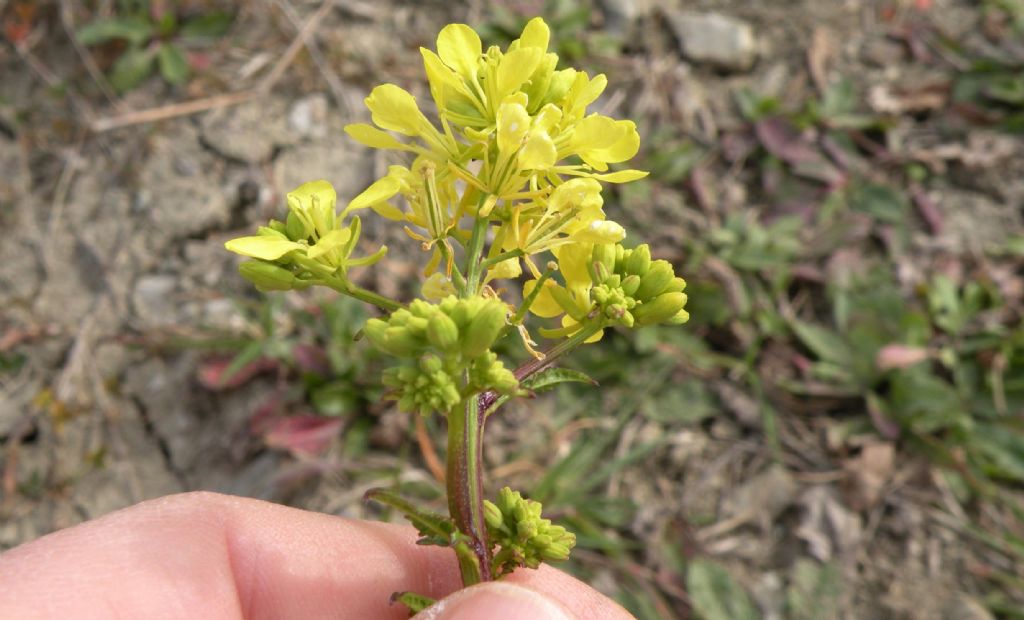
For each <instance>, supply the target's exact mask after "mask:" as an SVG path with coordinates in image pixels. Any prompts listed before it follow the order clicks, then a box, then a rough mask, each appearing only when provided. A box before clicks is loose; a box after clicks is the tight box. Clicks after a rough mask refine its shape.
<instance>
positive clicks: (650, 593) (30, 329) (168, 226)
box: [0, 0, 1024, 620]
mask: <svg viewBox="0 0 1024 620" xmlns="http://www.w3.org/2000/svg"><path fill="white" fill-rule="evenodd" d="M534 15H542V16H543V17H544V18H545V19H546V20H547V22H548V23H549V24H550V25H551V29H552V46H553V48H554V49H555V51H558V52H559V54H560V55H561V57H562V59H563V64H564V65H571V66H576V67H579V68H583V69H585V70H587V71H588V72H590V73H591V74H595V73H599V72H603V73H606V74H607V76H608V78H609V88H608V89H607V91H606V92H605V94H604V95H603V96H602V98H601V99H600V100H599V101H598V102H597V103H596V104H595V106H594V109H596V110H599V111H602V112H603V113H606V114H610V115H612V116H614V117H617V118H632V119H635V120H636V121H637V124H638V127H639V129H640V134H641V136H642V141H643V144H642V147H641V152H640V155H639V156H638V158H637V159H636V160H634V162H633V165H634V166H635V167H638V168H642V169H645V170H650V171H651V175H650V177H649V178H648V179H646V180H644V181H641V182H637V183H633V184H629V185H626V186H620V187H608V188H607V190H606V193H605V200H606V210H607V212H608V215H609V217H611V218H612V219H615V220H617V221H619V222H621V223H622V224H624V225H625V226H626V228H627V230H629V231H630V233H631V236H632V238H631V240H632V241H635V242H639V241H650V242H651V244H652V247H653V249H654V254H655V255H656V256H659V257H662V258H667V259H670V260H671V261H672V262H673V263H674V265H675V267H676V271H677V272H679V273H681V274H682V275H684V276H685V277H686V278H687V280H688V281H689V283H690V284H689V291H688V292H689V294H690V311H691V314H692V320H691V321H690V323H689V324H688V325H686V326H684V327H681V328H679V327H666V328H657V329H645V330H642V331H639V332H636V333H630V334H624V333H614V334H608V335H607V336H606V337H605V339H604V340H603V341H602V342H601V343H600V344H597V345H593V346H589V347H587V348H585V349H583V350H581V351H580V352H579V353H578V354H577V355H576V356H575V357H574V359H573V360H572V361H571V362H569V363H570V364H571V365H573V366H574V367H576V368H578V369H580V370H583V371H586V372H588V373H589V374H591V375H592V376H594V377H595V378H596V379H598V380H599V381H600V382H601V384H602V385H601V388H600V389H594V388H590V387H582V386H581V387H578V388H560V389H558V390H556V391H554V392H552V393H549V394H545V395H542V396H540V397H539V398H536V399H533V400H529V401H523V402H519V403H515V404H511V405H508V406H506V407H505V408H504V409H503V410H502V411H501V412H500V415H497V416H495V417H494V418H492V419H491V420H490V421H489V422H490V423H489V425H488V431H487V432H488V436H487V442H486V444H485V445H486V446H487V448H486V461H487V471H488V480H487V486H488V489H489V492H490V493H491V494H493V493H495V492H496V491H497V489H498V488H500V487H501V486H503V485H505V484H508V485H511V486H512V487H514V488H517V489H521V490H523V491H524V493H525V494H527V495H529V496H531V497H533V498H536V499H539V500H541V501H542V502H543V503H544V505H545V507H546V509H547V510H549V511H550V512H551V515H552V516H553V517H554V518H556V519H557V520H558V521H559V522H561V523H563V524H564V525H566V526H568V527H570V528H571V529H572V530H574V531H575V532H576V533H577V534H578V536H579V547H578V549H577V551H576V552H574V560H573V561H572V562H571V563H570V565H569V566H568V570H570V571H572V572H573V573H575V574H577V575H579V576H580V577H581V578H583V579H585V580H587V581H588V582H589V583H591V584H593V585H594V586H595V587H597V588H598V589H600V590H602V591H604V592H606V593H608V594H609V595H611V596H613V597H615V598H617V599H618V600H620V601H621V602H622V603H623V604H624V605H625V606H626V607H627V608H629V609H630V610H631V611H632V612H633V613H634V614H636V615H637V617H639V618H641V619H660V618H691V617H692V618H707V619H709V620H719V619H727V618H728V619H747V618H807V619H810V618H816V619H820V618H913V619H918V618H920V619H933V618H949V619H954V618H955V619H964V618H966V619H979V620H980V619H986V618H994V617H999V618H1019V617H1022V616H1024V612H1022V611H1021V610H1022V609H1024V492H1022V491H1024V486H1022V485H1024V325H1022V323H1021V313H1022V305H1024V224H1022V219H1024V210H1022V209H1024V136H1022V132H1024V2H1022V0H978V1H968V0H792V1H788V0H787V1H782V0H776V1H769V0H762V1H758V2H740V1H730V0H695V1H683V0H674V1H673V0H666V1H661V2H656V1H654V0H546V1H542V0H522V1H511V0H509V1H507V2H482V1H479V0H469V1H463V2H449V1H444V2H442V1H440V0H437V1H433V0H430V1H422V2H401V1H398V0H374V1H363V0H336V1H334V2H330V1H328V2H321V1H319V0H317V1H307V0H251V1H248V2H241V3H234V2H218V1H215V0H194V1H185V0H182V1H178V2H175V1H173V0H164V1H160V0H149V1H146V0H89V1H86V2H71V1H70V0H64V1H54V0H50V1H42V0H38V1H37V0H6V1H4V0H0V25H2V28H3V37H2V43H0V226H2V231H3V233H2V234H3V236H2V240H0V446H2V447H0V467H2V479H0V497H2V499H0V549H4V548H9V547H11V546H13V545H17V544H19V543H21V542H24V541H26V540H30V539H33V538H35V537H38V536H40V535H42V534H45V533H47V532H50V531H52V530H54V529H57V528H61V527H66V526H69V525H72V524H74V523H77V522H80V521H82V520H85V519H89V518H92V517H96V516H99V515H102V514H104V513H107V512H109V511H112V510H115V509H118V508H121V507H124V506H127V505H129V504H132V503H135V502H138V501H141V500H144V499H147V498H152V497H156V496H159V495H163V494H167V493H174V492H178V491H183V490H192V489H211V490H217V491H222V492H227V493H236V494H241V495H248V496H253V497H260V498H264V499H268V500H271V501H275V502H282V503H287V504H291V505H295V506H300V507H304V508H309V509H312V510H320V511H325V512H330V513H335V514H339V515H346V516H352V517H365V518H386V519H397V516H396V515H389V514H386V513H384V512H382V511H381V510H380V509H379V507H377V506H367V505H365V504H363V503H362V501H361V496H362V494H363V493H364V492H365V491H366V490H367V489H369V488H372V487H376V486H386V487H392V488H397V489H400V490H401V492H402V493H404V494H406V495H408V496H410V497H413V498H416V499H418V500H419V501H421V502H424V503H426V504H433V505H435V506H437V507H442V506H443V505H444V500H443V495H442V492H443V491H442V485H441V484H440V483H439V482H438V480H437V476H436V475H435V472H436V471H437V464H436V462H435V461H436V459H437V458H438V457H437V455H438V454H440V455H441V456H442V458H443V451H444V432H443V431H444V429H443V424H442V423H441V421H439V420H437V419H428V420H419V421H417V420H414V419H411V418H410V417H409V416H407V415H403V414H400V413H398V412H397V411H396V409H395V408H394V406H393V404H392V403H391V402H390V401H386V400H384V399H383V398H382V392H381V389H380V387H379V373H380V371H381V367H382V360H380V359H378V358H377V357H376V356H375V355H374V353H373V352H372V351H371V350H370V349H369V348H367V347H366V346H365V343H362V342H356V341H354V340H353V335H354V333H355V331H356V329H357V328H358V326H359V325H361V323H362V321H363V320H365V318H366V317H367V316H369V314H368V313H369V312H370V311H369V310H368V309H367V308H364V307H362V306H360V305H359V304H356V303H351V302H349V301H346V300H345V299H339V298H337V297H336V296H333V295H332V294H322V293H319V292H308V293H302V294H299V293H290V294H287V295H262V294H258V293H256V292H255V291H254V290H252V288H251V287H250V286H249V285H247V284H246V283H245V282H244V281H243V280H242V279H241V278H240V277H239V276H238V275H237V272H236V266H237V261H236V258H235V257H234V256H232V255H230V254H228V253H227V252H226V251H224V249H223V242H224V241H225V240H226V239H228V238H231V237H233V236H238V235H240V234H245V232H246V231H249V230H252V229H253V227H254V226H255V225H256V223H260V222H263V221H265V220H266V219H268V218H270V217H281V215H282V214H283V213H284V212H285V205H284V200H283V197H284V194H285V193H286V192H287V191H289V190H290V189H292V188H294V187H295V186H297V185H298V184H300V183H302V182H305V181H309V180H313V179H318V178H324V179H327V180H329V181H331V182H332V183H333V184H334V185H335V186H336V187H337V188H338V190H339V193H340V194H341V196H342V198H346V199H347V198H349V197H351V196H354V195H355V194H357V193H358V192H360V191H361V190H362V189H363V188H364V187H365V186H366V185H368V184H369V183H370V182H371V181H372V180H373V179H374V178H375V177H376V176H377V175H379V174H380V173H381V172H383V171H385V170H386V167H387V165H388V164H390V163H395V162H394V161H393V160H389V159H388V157H390V155H382V154H381V153H379V152H371V151H369V150H368V149H365V148H363V147H361V146H359V145H357V144H355V143H354V142H352V141H351V140H349V139H348V138H347V137H346V136H345V134H344V133H343V131H342V127H343V126H344V125H345V124H346V123H348V122H356V121H361V120H365V117H366V116H367V114H366V112H365V110H364V108H363V106H362V99H363V98H364V97H365V96H366V95H367V94H368V92H369V90H370V89H371V88H372V87H373V86H374V85H376V84H378V83H381V82H394V83H397V84H399V85H401V86H403V87H405V88H407V89H409V90H410V91H412V92H413V93H414V94H416V95H417V96H418V100H419V102H420V105H421V106H423V107H424V108H427V109H429V107H430V106H431V105H432V103H431V101H430V98H429V92H428V90H427V88H426V84H425V81H424V77H423V71H422V65H421V60H420V55H419V53H418V51H417V49H418V47H419V46H427V47H433V45H434V38H435V37H436V34H437V32H438V31H439V30H440V28H441V27H442V26H443V25H445V24H446V23H449V22H467V23H470V24H472V25H473V26H474V27H476V28H477V29H478V30H479V31H480V32H481V34H482V36H483V39H484V41H485V44H488V43H492V44H500V45H502V46H504V45H506V44H507V43H508V42H509V41H510V40H512V39H513V38H515V37H516V36H518V33H519V31H520V29H521V27H522V25H523V24H524V23H525V21H526V19H528V18H529V17H532V16H534ZM364 227H365V230H366V235H365V237H366V239H365V243H366V244H367V247H370V246H372V247H376V245H374V244H375V243H380V242H382V241H383V242H386V243H387V244H388V245H389V246H390V248H391V254H390V255H389V258H388V259H387V260H386V261H385V262H383V263H380V264H379V265H377V266H376V267H374V268H371V269H368V270H365V271H364V273H362V274H361V275H360V278H361V279H362V282H363V283H364V284H365V285H366V286H369V287H372V288H374V289H376V290H379V291H381V292H383V293H387V294H389V295H393V296H398V297H401V298H406V299H408V298H410V297H411V296H412V295H414V294H416V290H417V288H416V286H415V281H416V278H417V276H418V270H419V269H420V268H421V266H422V264H423V261H424V260H425V257H424V255H423V254H422V253H421V252H420V250H419V248H418V244H416V243H414V242H411V241H410V240H409V239H408V238H406V237H405V236H404V235H403V234H401V232H400V231H396V230H395V229H394V227H393V226H390V227H389V226H384V225H382V223H381V222H380V221H377V220H375V219H374V218H372V217H370V218H367V220H366V221H365V222H364ZM507 353H508V354H509V355H511V356H512V357H514V358H515V357H517V356H518V358H519V359H522V357H523V353H522V352H521V351H515V350H513V348H512V347H510V348H509V351H507Z"/></svg>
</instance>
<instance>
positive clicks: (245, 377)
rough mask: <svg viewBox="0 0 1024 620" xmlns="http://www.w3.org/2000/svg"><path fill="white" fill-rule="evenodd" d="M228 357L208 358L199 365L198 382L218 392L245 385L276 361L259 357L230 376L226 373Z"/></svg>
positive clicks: (275, 366)
mask: <svg viewBox="0 0 1024 620" xmlns="http://www.w3.org/2000/svg"><path fill="white" fill-rule="evenodd" d="M231 359H232V358H230V357H224V358H216V359H212V360H208V361H206V362H203V363H202V364H200V365H199V370H198V372H197V378H198V380H199V384H200V385H202V386H203V387H204V388H206V389H208V390H212V391H214V392H219V391H223V390H231V389H234V388H236V387H239V386H241V385H245V384H246V383H248V382H249V381H251V380H252V378H253V377H255V376H256V375H259V374H261V373H264V372H268V371H270V370H274V369H276V368H277V362H275V361H274V360H272V359H268V358H265V357H261V358H259V359H256V360H253V361H251V362H249V363H248V364H246V365H244V366H242V367H241V368H239V369H238V371H236V372H234V373H233V374H231V375H230V376H227V375H226V372H227V370H228V367H230V366H231Z"/></svg>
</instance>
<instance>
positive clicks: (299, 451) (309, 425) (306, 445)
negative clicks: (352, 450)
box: [263, 415, 344, 456]
mask: <svg viewBox="0 0 1024 620" xmlns="http://www.w3.org/2000/svg"><path fill="white" fill-rule="evenodd" d="M343 424H344V420H339V419H337V418H325V417H322V416H316V415H294V416H289V417H287V418H281V419H279V420H277V421H276V422H274V424H273V425H272V426H271V427H270V429H269V430H268V431H267V433H266V434H265V435H264V436H263V439H264V441H266V442H267V445H268V446H270V447H272V448H282V449H284V450H288V451H289V452H291V453H292V454H294V455H296V456H310V455H316V454H320V453H321V452H324V451H325V450H327V447H328V446H330V445H331V441H333V440H334V438H335V437H336V436H337V435H338V431H340V430H341V427H342V425H343Z"/></svg>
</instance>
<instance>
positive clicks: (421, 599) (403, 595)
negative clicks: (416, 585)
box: [391, 592, 437, 615]
mask: <svg viewBox="0 0 1024 620" xmlns="http://www.w3.org/2000/svg"><path fill="white" fill-rule="evenodd" d="M391 602H392V603H401V604H403V605H405V606H406V607H408V608H409V615H415V614H418V613H420V612H421V611H423V610H424V609H426V608H427V607H430V606H431V605H433V604H434V603H436V602H437V601H435V600H434V599H432V598H430V597H429V596H423V595H422V594H414V593H412V592H395V593H394V594H392V595H391Z"/></svg>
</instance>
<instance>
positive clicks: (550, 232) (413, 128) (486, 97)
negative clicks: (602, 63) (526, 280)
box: [346, 18, 646, 279]
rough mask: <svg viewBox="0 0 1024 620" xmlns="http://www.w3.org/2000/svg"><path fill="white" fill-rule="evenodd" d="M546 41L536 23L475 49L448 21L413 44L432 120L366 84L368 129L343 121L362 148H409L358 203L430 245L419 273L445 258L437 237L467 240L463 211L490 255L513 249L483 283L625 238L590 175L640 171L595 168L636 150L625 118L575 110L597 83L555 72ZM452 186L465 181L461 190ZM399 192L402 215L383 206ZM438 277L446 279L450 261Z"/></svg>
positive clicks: (627, 177) (626, 176)
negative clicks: (487, 239) (433, 42)
mask: <svg viewBox="0 0 1024 620" xmlns="http://www.w3.org/2000/svg"><path fill="white" fill-rule="evenodd" d="M548 37H549V32H548V27H547V25H546V24H545V23H544V21H543V20H542V19H540V18H536V19H533V20H531V21H530V22H529V23H528V24H527V25H526V28H525V29H524V30H523V33H522V36H521V37H520V38H519V39H517V40H516V41H514V42H512V44H511V45H510V46H509V48H508V49H507V50H505V51H504V52H502V51H501V50H500V49H498V48H497V47H491V48H490V49H488V50H487V51H486V52H484V51H483V49H482V46H481V42H480V39H479V37H478V36H477V35H476V33H475V32H473V30H472V29H470V28H469V27H468V26H465V25H463V24H452V25H449V26H447V27H445V28H444V29H443V30H442V31H441V33H440V34H439V35H438V39H437V53H434V52H432V51H430V50H427V49H422V50H421V52H422V54H423V59H424V65H425V68H426V73H427V78H428V80H429V82H430V92H431V94H432V96H433V98H434V100H435V103H436V104H437V109H438V115H439V122H440V123H439V124H440V127H438V126H435V125H434V124H433V123H431V122H430V120H428V119H427V117H426V116H425V115H424V114H423V113H422V112H421V111H420V109H419V106H418V105H417V103H416V99H415V97H413V95H411V94H410V93H408V92H406V91H405V90H403V89H401V88H399V87H398V86H396V85H394V84H384V85H382V86H378V87H377V88H375V89H374V90H373V92H371V93H370V96H369V97H367V99H366V106H367V107H368V108H369V109H370V112H371V116H372V120H373V123H374V125H375V126H374V125H369V124H355V125H349V126H348V127H346V131H347V132H348V133H349V135H350V136H352V137H353V138H355V139H356V140H358V141H360V142H362V143H363V144H366V145H368V146H371V147H375V148H381V149H392V150H398V151H407V152H410V153H413V154H415V155H416V158H415V160H414V162H413V163H412V166H411V167H405V166H392V167H391V168H390V170H389V172H388V174H387V175H386V176H385V177H383V178H382V179H380V180H379V181H377V182H376V183H375V184H374V185H373V186H371V190H372V191H367V192H366V197H367V200H366V202H365V203H363V202H360V204H359V205H358V206H359V207H363V206H369V207H371V208H373V209H374V210H375V211H376V212H377V213H379V214H381V215H382V216H384V217H387V218H390V219H393V220H397V221H402V222H405V223H406V224H407V228H406V231H407V232H408V234H409V235H410V236H412V237H413V238H415V239H417V240H420V241H422V242H423V243H424V246H425V247H426V248H428V249H429V248H433V249H434V256H433V257H432V260H431V261H430V263H429V264H428V267H427V273H428V274H429V273H432V272H433V270H434V269H436V267H437V266H438V264H439V263H440V261H441V259H442V257H443V256H444V255H445V254H446V248H445V247H444V246H445V244H447V243H448V238H449V237H454V238H456V239H460V238H461V239H463V240H464V239H466V238H467V237H468V232H467V231H464V230H460V229H459V228H458V226H459V223H460V220H461V219H462V217H463V216H465V215H469V216H473V217H477V218H486V219H487V221H488V222H489V223H490V224H492V225H493V228H494V231H493V233H494V242H493V243H492V245H491V252H490V257H494V256H497V255H500V254H503V253H512V254H514V256H512V257H510V258H509V259H508V260H507V261H504V262H503V263H502V264H500V265H499V266H498V267H499V268H497V269H494V270H493V272H492V273H491V274H489V276H491V277H492V279H493V278H495V277H500V278H514V277H517V276H518V275H520V273H521V272H522V271H521V265H520V262H519V261H520V257H522V259H524V261H525V263H526V265H527V266H528V267H529V268H530V270H531V271H532V272H533V274H534V276H535V277H536V276H538V275H539V270H538V268H537V263H536V261H535V260H534V259H533V258H532V257H533V256H535V255H537V254H540V253H543V252H546V251H550V250H554V249H555V248H558V247H561V246H563V245H567V244H572V243H579V242H586V243H614V242H617V241H621V240H622V239H623V238H624V237H625V231H624V230H623V228H622V227H621V226H619V225H618V224H616V223H614V222H611V221H609V220H607V219H606V217H605V214H604V211H603V210H602V209H601V205H602V199H601V194H600V192H601V185H600V183H599V181H610V182H616V183H622V182H626V181H631V180H635V179H639V178H642V177H644V176H646V173H644V172H640V171H637V170H621V171H617V172H606V171H607V170H608V165H609V164H613V163H618V162H623V161H626V160H628V159H630V158H631V157H633V155H635V154H636V152H637V149H638V148H639V145H640V138H639V135H638V134H637V131H636V125H635V124H634V123H633V122H632V121H628V120H615V119H612V118H610V117H607V116H604V115H601V114H589V115H587V114H586V109H587V106H588V105H590V104H591V103H592V102H593V101H594V100H595V99H597V97H598V96H599V95H600V94H601V92H602V91H603V90H604V88H605V86H606V85H607V80H606V79H605V77H604V76H603V75H598V76H596V77H593V78H591V77H590V76H588V75H587V74H586V73H584V72H582V71H576V70H575V69H563V70H556V69H555V67H556V65H557V61H558V58H557V56H556V55H555V54H553V53H549V52H548V51H547V46H548ZM388 132H393V134H398V135H400V136H403V137H405V138H408V139H407V140H404V139H399V138H398V137H396V136H395V135H392V133H388ZM460 181H461V182H463V183H464V184H465V185H466V186H467V190H466V191H465V192H463V193H462V194H461V196H460V193H459V191H458V189H457V188H458V183H459V182H460ZM399 195H400V196H401V197H402V198H404V201H405V204H406V205H407V208H406V209H405V210H403V209H400V208H398V207H396V206H395V205H393V204H391V202H390V201H391V200H392V199H393V198H395V197H397V196H399ZM445 275H446V276H449V275H451V269H450V266H446V270H445Z"/></svg>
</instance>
